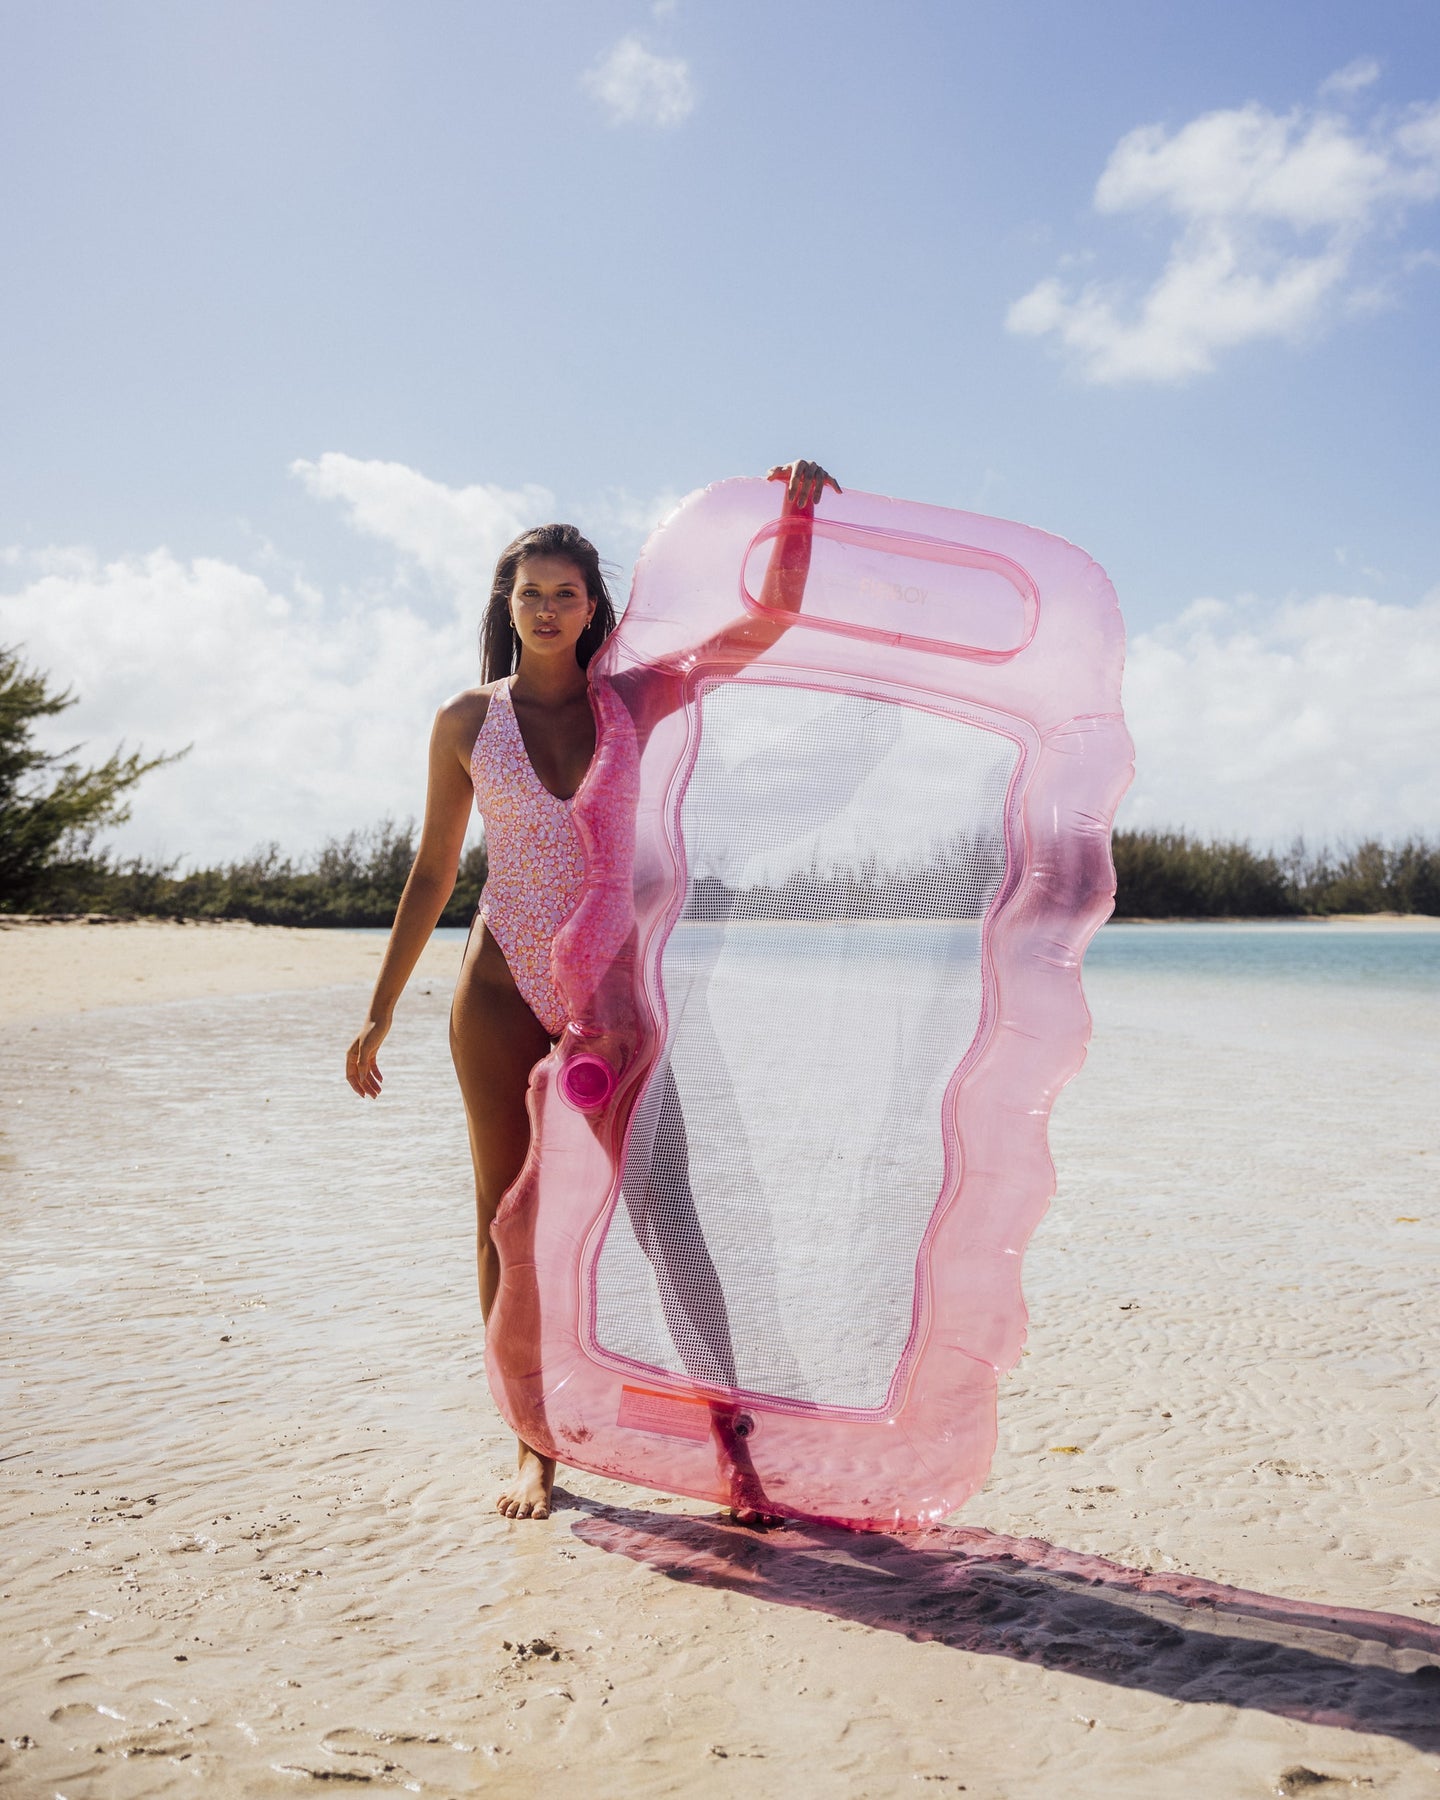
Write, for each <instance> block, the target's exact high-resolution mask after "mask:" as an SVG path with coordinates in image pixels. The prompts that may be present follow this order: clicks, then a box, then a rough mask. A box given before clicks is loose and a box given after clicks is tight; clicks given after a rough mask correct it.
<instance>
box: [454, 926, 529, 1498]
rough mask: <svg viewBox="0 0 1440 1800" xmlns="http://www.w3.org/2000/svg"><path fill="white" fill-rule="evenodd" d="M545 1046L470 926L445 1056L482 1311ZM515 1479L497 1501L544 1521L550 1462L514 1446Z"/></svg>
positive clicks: (491, 1292) (495, 1278)
mask: <svg viewBox="0 0 1440 1800" xmlns="http://www.w3.org/2000/svg"><path fill="white" fill-rule="evenodd" d="M549 1049H550V1039H549V1037H548V1036H547V1035H546V1032H545V1029H544V1027H543V1026H542V1025H541V1024H540V1022H539V1020H538V1019H537V1018H536V1017H535V1015H534V1013H532V1012H531V1010H530V1008H529V1007H528V1006H527V1005H526V1004H525V1002H524V1000H523V999H522V998H521V997H520V990H519V989H518V988H517V987H516V986H515V978H514V976H513V975H512V974H511V973H510V966H509V964H508V963H507V962H506V961H505V957H504V955H503V954H502V952H501V950H500V947H499V945H498V944H497V943H496V942H495V940H494V938H492V937H491V935H490V933H489V932H488V931H487V930H486V929H485V927H484V926H483V925H480V924H478V923H477V924H476V925H475V927H474V928H473V929H472V931H471V933H470V941H469V943H468V944H467V945H466V946H465V961H464V963H463V964H462V965H461V969H460V980H459V981H458V983H457V984H456V987H455V1000H454V1004H453V1005H452V1006H451V1008H450V1054H451V1056H452V1057H453V1058H454V1062H455V1073H456V1075H457V1076H458V1077H459V1081H460V1093H461V1095H462V1097H463V1099H464V1101H465V1116H466V1119H467V1120H468V1122H469V1126H470V1156H471V1160H472V1161H473V1162H474V1165H475V1262H476V1272H477V1274H478V1276H479V1280H480V1311H481V1313H482V1315H483V1316H484V1317H485V1318H487V1319H488V1318H489V1316H490V1307H491V1304H492V1302H493V1301H494V1299H495V1293H496V1290H497V1288H498V1287H499V1284H500V1269H499V1265H498V1263H497V1261H496V1256H495V1246H494V1245H493V1244H492V1243H491V1241H490V1224H491V1221H492V1220H493V1219H494V1217H495V1211H496V1208H497V1207H498V1206H499V1204H500V1202H501V1200H502V1198H503V1197H504V1194H505V1191H506V1189H507V1188H508V1187H509V1186H510V1184H511V1183H512V1182H513V1181H514V1179H515V1177H516V1176H517V1175H518V1174H519V1173H520V1165H521V1164H522V1163H523V1162H524V1160H525V1155H526V1152H527V1151H528V1150H529V1148H530V1119H529V1115H528V1114H527V1112H526V1110H525V1094H526V1090H527V1088H528V1087H529V1083H530V1071H531V1070H532V1069H533V1068H534V1067H535V1065H536V1063H537V1062H539V1061H540V1059H541V1057H543V1056H545V1055H546V1054H547V1053H548V1052H549ZM518 1448H519V1457H518V1461H517V1465H516V1477H515V1480H514V1481H513V1482H512V1483H511V1484H510V1485H509V1487H508V1488H507V1489H506V1490H505V1492H504V1493H502V1494H501V1495H500V1498H499V1500H498V1501H497V1502H496V1504H497V1505H498V1507H499V1509H500V1511H501V1512H502V1513H504V1514H505V1515H506V1517H507V1518H511V1519H532V1518H533V1519H545V1518H548V1517H549V1515H550V1489H551V1485H552V1483H553V1481H554V1479H555V1463H554V1460H553V1459H552V1458H551V1457H548V1456H541V1455H540V1454H539V1452H538V1451H536V1450H532V1449H531V1448H530V1446H529V1445H528V1444H523V1443H522V1444H519V1446H518Z"/></svg>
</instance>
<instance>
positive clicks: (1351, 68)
mask: <svg viewBox="0 0 1440 1800" xmlns="http://www.w3.org/2000/svg"><path fill="white" fill-rule="evenodd" d="M1379 79H1380V64H1379V63H1378V62H1377V61H1376V60H1375V58H1374V57H1373V56H1357V57H1356V58H1355V60H1354V62H1348V63H1346V65H1345V67H1344V68H1343V69H1337V70H1336V71H1335V73H1334V74H1333V75H1327V76H1326V77H1325V79H1324V80H1323V81H1322V82H1321V83H1320V87H1319V92H1320V93H1322V94H1339V95H1340V96H1341V97H1342V98H1345V97H1347V96H1348V95H1350V94H1358V93H1360V92H1361V91H1362V90H1363V89H1365V88H1368V87H1373V86H1374V85H1375V83H1376V82H1377V81H1378V80H1379Z"/></svg>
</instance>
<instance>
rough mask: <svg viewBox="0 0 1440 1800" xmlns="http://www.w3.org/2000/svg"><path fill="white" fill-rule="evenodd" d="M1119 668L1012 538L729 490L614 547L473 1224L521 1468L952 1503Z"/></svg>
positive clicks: (928, 1507)
mask: <svg viewBox="0 0 1440 1800" xmlns="http://www.w3.org/2000/svg"><path fill="white" fill-rule="evenodd" d="M1123 656H1124V633H1123V628H1122V625H1121V620H1120V615H1119V611H1118V608H1117V606H1116V602H1115V596H1114V592H1113V590H1112V588H1111V586H1110V583H1109V582H1108V580H1107V579H1106V577H1105V575H1104V573H1103V571H1102V570H1101V569H1100V568H1099V567H1098V566H1097V565H1096V564H1095V563H1094V562H1093V561H1092V560H1091V559H1090V558H1089V557H1088V556H1087V555H1085V553H1084V552H1083V551H1081V550H1079V549H1077V548H1076V547H1075V546H1074V545H1072V544H1068V543H1066V542H1064V541H1063V540H1061V539H1058V538H1055V537H1051V536H1049V535H1047V534H1045V533H1043V532H1040V531H1035V530H1032V529H1030V528H1028V527H1026V526H1023V525H1017V524H1013V523H1009V522H1007V521H1003V520H998V519H989V518H983V517H980V516H978V515H975V514H970V513H961V512H953V511H949V510H946V509H943V508H939V507H932V506H922V505H918V504H913V503H909V502H903V501H895V500H887V499H882V498H880V497H878V496H875V495H869V494H856V493H847V494H844V495H841V496H834V495H830V494H828V493H827V494H826V496H825V497H824V499H823V501H822V503H821V505H820V507H819V509H818V511H817V512H816V513H815V514H814V515H813V516H812V515H811V514H810V513H795V514H785V515H783V516H782V513H781V490H780V489H779V488H778V487H777V486H776V485H774V484H769V483H766V482H761V481H748V480H747V481H730V482H724V483H721V484H720V485H718V486H716V487H712V488H709V489H706V490H705V491H704V492H703V493H700V494H697V495H694V496H692V497H691V498H690V499H689V500H688V501H686V502H685V504H684V505H683V506H682V507H681V508H680V510H679V511H678V512H677V513H676V514H675V515H674V516H673V517H672V518H671V519H670V520H669V521H667V523H666V524H665V525H664V526H662V528H661V529H660V530H659V531H658V532H657V533H656V534H655V536H654V537H652V539H651V540H650V543H649V544H648V545H647V547H646V549H645V552H644V554H643V556H642V558H641V560H640V563H639V566H638V568H637V571H636V575H635V582H634V587H633V590H632V594H631V599H630V603H629V606H628V608H627V610H626V612H625V614H624V617H623V619H622V621H621V625H620V628H619V630H618V631H617V632H616V633H615V635H614V636H613V637H612V638H611V639H610V641H609V643H608V644H607V645H606V647H605V649H604V650H603V652H602V653H601V655H600V656H599V657H598V658H597V659H596V661H595V663H594V664H593V665H592V669H591V694H592V702H593V705H594V710H595V715H596V722H597V747H596V753H595V758H594V761H593V763H592V765H591V768H590V771H589V773H588V774H587V776H586V779H585V782H584V785H583V786H582V788H581V790H580V792H579V794H578V795H577V797H576V800H575V805H574V808H573V812H572V817H573V818H574V821H575V824H576V828H577V830H578V832H579V834H580V838H581V842H582V845H583V848H584V851H585V858H586V887H585V892H584V894H583V896H582V898H581V901H580V903H579V906H578V908H577V909H576V911H575V913H574V914H573V915H572V916H571V918H570V919H569V920H568V921H567V922H566V924H565V925H564V926H563V927H562V929H561V931H560V933H559V935H558V936H557V938H556V940H555V947H554V953H553V974H554V978H555V982H556V986H557V988H558V989H559V991H560V993H561V995H562V996H563V997H564V1000H565V1003H566V1011H567V1015H568V1019H569V1023H568V1025H567V1027H566V1029H565V1032H564V1034H563V1036H562V1038H561V1040H560V1042H559V1044H558V1045H557V1047H556V1049H555V1051H554V1053H553V1054H552V1055H551V1056H549V1057H548V1058H547V1059H546V1060H545V1061H544V1062H542V1063H541V1064H540V1065H539V1066H538V1067H537V1069H536V1070H535V1073H534V1075H533V1077H532V1080H531V1086H530V1111H531V1123H532V1131H533V1137H532V1146H531V1151H530V1155H529V1158H528V1160H527V1162H526V1165H525V1167H524V1169H523V1170H522V1171H521V1174H520V1176H519V1178H518V1180H517V1181H516V1183H515V1185H514V1186H513V1187H512V1188H511V1189H510V1191H509V1193H508V1194H507V1195H506V1197H505V1199H504V1201H503V1202H502V1205H501V1207H500V1211H499V1213H498V1215H497V1218H496V1221H495V1226H494V1238H495V1243H496V1246H497V1249H498V1252H499V1257H500V1263H501V1282H500V1291H499V1295H498V1297H497V1300H496V1303H495V1305H494V1307H493V1309H492V1312H491V1317H490V1323H489V1328H488V1331H487V1362H488V1367H489V1374H490V1382H491V1386H492V1388H493V1390H494V1392H495V1396H496V1399H497V1401H498V1403H499V1405H500V1408H501V1410H502V1412H503V1413H504V1414H505V1416H506V1418H507V1420H508V1421H509V1423H510V1424H511V1425H512V1426H513V1427H514V1429H515V1431H516V1432H517V1433H518V1434H519V1435H520V1436H521V1437H522V1438H524V1439H525V1441H526V1442H528V1443H530V1444H533V1445H534V1446H535V1447H536V1448H538V1449H541V1450H544V1451H548V1452H550V1453H551V1454H553V1455H555V1456H556V1457H558V1458H559V1459H560V1461H561V1462H563V1463H568V1464H571V1465H575V1466H579V1467H583V1468H587V1469H592V1470H595V1471H597V1472H599V1473H601V1474H605V1475H611V1476H616V1477H619V1478H621V1479H624V1480H627V1481H633V1482H638V1483H641V1484H644V1485H646V1486H650V1487H654V1488H660V1489H664V1490H667V1491H670V1492H674V1493H681V1494H688V1495H693V1496H695V1497H697V1498H700V1499H704V1500H713V1501H716V1502H718V1503H720V1504H721V1505H725V1506H735V1507H741V1508H753V1509H755V1510H759V1511H764V1512H769V1513H773V1514H777V1515H790V1516H795V1517H804V1518H814V1519H829V1520H836V1521H841V1522H844V1523H848V1524H852V1525H857V1526H881V1527H885V1528H887V1529H903V1528H905V1527H918V1526H922V1525H926V1524H929V1523H931V1522H933V1521H935V1520H937V1519H940V1518H943V1517H944V1516H945V1515H946V1514H948V1513H951V1512H953V1511H954V1510H955V1509H956V1508H957V1507H959V1506H960V1505H962V1504H963V1503H964V1502H965V1501H966V1500H967V1499H968V1498H969V1497H970V1496H971V1495H972V1494H973V1493H974V1492H975V1491H976V1489H977V1488H978V1487H979V1486H980V1484H981V1483H982V1482H983V1480H984V1478H985V1475H986V1472H987V1470H988V1468H989V1465H990V1459H991V1456H992V1453H993V1450H994V1444H995V1418H996V1385H997V1379H998V1375H999V1374H1000V1373H1001V1372H1002V1371H1004V1370H1005V1369H1007V1368H1009V1367H1010V1366H1011V1364H1013V1362H1014V1361H1015V1359H1016V1358H1017V1357H1018V1355H1019V1353H1020V1348H1021V1345H1022V1342H1023V1339H1024V1332H1025V1321H1026V1314H1025V1307H1024V1303H1023V1300H1022V1297H1021V1288H1020V1262H1021V1253H1022V1251H1023V1250H1024V1247H1025V1244H1026V1242H1027V1240H1028V1239H1029V1237H1030V1234H1031V1233H1032V1232H1033V1231H1034V1229H1035V1226H1036V1224H1037V1222H1038V1221H1039V1219H1040V1217H1041V1215H1042V1214H1043V1212H1044V1211H1045V1208H1046V1206H1047V1205H1048V1203H1049V1200H1050V1197H1051V1195H1052V1193H1053V1191H1054V1171H1053V1167H1052V1164H1051V1160H1050V1155H1049V1150H1048V1146H1047V1141H1046V1125H1047V1120H1048V1115H1049V1111H1050V1106H1051V1103H1052V1101H1053V1099H1054V1097H1055V1095H1056V1093H1057V1092H1058V1090H1059V1089H1060V1087H1061V1086H1062V1085H1063V1084H1064V1083H1065V1082H1066V1081H1067V1080H1069V1078H1070V1077H1071V1076H1072V1075H1073V1074H1074V1073H1075V1071H1076V1070H1077V1069H1078V1068H1079V1066H1080V1063H1081V1061H1082V1059H1083V1057H1084V1052H1085V1045H1086V1041H1087V1038H1088V1035H1089V1023H1090V1021H1089V1014H1088V1012H1087V1010H1086V1007H1085V1001H1084V997H1083V994H1082V992H1081V982H1080V963H1081V958H1082V956H1083V954H1084V950H1085V946H1086V944H1087V943H1088V942H1089V940H1090V938H1091V937H1092V936H1093V934H1094V932H1095V931H1096V930H1097V928H1098V927H1099V925H1100V924H1101V923H1102V921H1103V920H1104V919H1105V918H1106V917H1107V916H1108V914H1109V912H1110V909H1111V905H1112V903H1113V897H1114V871H1113V867H1112V864H1111V860H1110V827H1111V822H1112V820H1113V817H1114V813H1115V808H1116V806H1117V805H1118V803H1119V800H1120V797H1121V795H1122V794H1123V792H1124V790H1125V787H1126V785H1127V784H1128V782H1129V779H1130V773H1131V746H1130V740H1129V737H1128V735H1127V733H1126V731H1125V726H1124V721H1123V719H1122V716H1121V710H1120V677H1121V669H1122V663H1123Z"/></svg>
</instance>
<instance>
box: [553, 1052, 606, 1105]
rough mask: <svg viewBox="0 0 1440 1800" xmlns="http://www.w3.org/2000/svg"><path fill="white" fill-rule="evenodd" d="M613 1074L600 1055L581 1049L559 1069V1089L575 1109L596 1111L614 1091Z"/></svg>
mask: <svg viewBox="0 0 1440 1800" xmlns="http://www.w3.org/2000/svg"><path fill="white" fill-rule="evenodd" d="M615 1082H616V1075H615V1071H614V1069H612V1068H611V1067H610V1065H609V1063H608V1062H606V1060H605V1058H604V1057H603V1056H596V1055H595V1054H594V1053H593V1052H592V1051H589V1050H582V1051H581V1052H580V1054H579V1055H578V1056H572V1057H571V1058H570V1059H569V1061H568V1062H567V1063H566V1064H565V1066H564V1068H563V1069H561V1071H560V1092H561V1094H562V1095H563V1096H564V1098H565V1099H566V1100H568V1101H569V1102H570V1104H571V1106H573V1107H574V1108H575V1110H576V1111H577V1112H584V1113H590V1112H599V1110H600V1108H601V1107H602V1106H604V1105H605V1103H606V1101H608V1100H609V1098H610V1096H611V1095H612V1094H613V1093H614V1092H615Z"/></svg>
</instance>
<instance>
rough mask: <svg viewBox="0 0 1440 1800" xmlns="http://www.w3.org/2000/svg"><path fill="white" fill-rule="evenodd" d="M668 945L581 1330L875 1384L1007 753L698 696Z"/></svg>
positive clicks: (857, 718)
mask: <svg viewBox="0 0 1440 1800" xmlns="http://www.w3.org/2000/svg"><path fill="white" fill-rule="evenodd" d="M702 719H703V729H702V737H701V750H700V755H699V758H698V761H697V763H696V766H695V770H694V773H693V775H692V777H691V780H690V783H689V786H688V788H687V790H686V795H685V800H684V803H683V807H682V812H681V826H682V831H683V834H684V839H685V847H686V856H687V861H688V864H689V869H690V890H689V895H688V900H687V905H686V915H685V917H684V918H683V919H682V921H681V922H680V923H679V924H678V925H677V926H676V928H675V930H674V931H673V932H672V934H671V937H670V940H669V942H668V944H667V946H666V949H665V953H664V961H663V965H662V968H663V978H664V986H665V997H666V1005H667V1008H668V1010H669V1024H670V1033H669V1044H668V1049H667V1055H666V1057H665V1059H664V1060H663V1061H662V1063H661V1065H660V1067H659V1068H658V1069H657V1071H656V1074H655V1076H654V1078H653V1079H652V1081H651V1083H650V1087H649V1090H648V1092H647V1094H646V1095H645V1097H644V1099H643V1100H642V1102H641V1104H640V1107H639V1108H638V1110H637V1116H636V1120H635V1123H634V1127H633V1130H632V1134H631V1144H630V1151H629V1156H628V1160H627V1164H626V1169H625V1176H624V1194H625V1204H624V1205H622V1206H620V1207H618V1208H617V1209H616V1213H615V1217H614V1220H613V1221H612V1224H611V1226H610V1229H609V1232H608V1234H607V1237H606V1241H605V1244H604V1246H603V1249H602V1251H601V1255H600V1259H599V1264H598V1268H597V1273H596V1300H597V1310H596V1324H595V1336H596V1341H597V1343H598V1345H599V1346H600V1347H601V1348H603V1349H606V1350H610V1351H613V1352H616V1353H618V1354H620V1355H623V1356H627V1357H631V1358H633V1359H635V1360H636V1361H639V1362H642V1363H647V1364H650V1365H652V1366H654V1367H656V1368H661V1369H666V1370H669V1371H672V1372H674V1373H677V1374H678V1373H688V1374H689V1375H690V1376H691V1377H692V1378H693V1379H696V1380H702V1381H707V1382H711V1383H717V1384H719V1385H722V1386H735V1385H738V1386H740V1387H742V1388H745V1389H748V1390H750V1391H752V1392H759V1393H766V1394H773V1395H776V1396H778V1397H784V1398H788V1399H792V1400H798V1401H810V1402H814V1403H820V1404H826V1405H832V1406H850V1407H876V1406H879V1405H881V1404H883V1402H884V1399H885V1395H886V1391H887V1389H888V1387H889V1385H890V1381H891V1378H892V1376H893V1374H894V1371H895V1368H896V1365H897V1362H898V1361H899V1358H900V1356H901V1354H902V1352H903V1350H904V1347H905V1343H906V1340H907V1338H908V1337H909V1335H910V1329H911V1321H912V1311H913V1304H914V1294H915V1278H916V1258H917V1254H918V1251H919V1247H920V1242H921V1238H922V1236H923V1234H924V1231H925V1228H926V1225H927V1224H928V1222H929V1219H930V1215H931V1212H932V1211H933V1208H934V1205H935V1201H936V1198H937V1196H938V1194H939V1190H940V1186H941V1180H942V1175H943V1165H944V1151H943V1144H942V1138H941V1130H940V1108H941V1100H942V1098H943V1095H944V1092H945V1088H946V1086H947V1084H948V1082H949V1079H950V1076H951V1074H952V1073H953V1071H954V1069H955V1067H956V1065H957V1064H958V1063H959V1062H960V1061H961V1060H962V1059H963V1058H964V1056H965V1053H966V1051H967V1050H968V1048H969V1046H970V1044H971V1042H972V1040H973V1038H974V1035H975V1032H976V1030H977V1027H978V1025H979V1020H980V1008H981V992H982V989H981V969H980V928H979V926H980V920H981V919H982V918H983V916H984V913H985V911H986V909H987V908H988V906H989V905H990V903H991V901H992V900H993V899H994V897H995V893H996V890H997V888H998V887H999V884H1000V881H1001V879H1002V877H1003V874H1004V848H1003V846H1004V830H1003V808H1004V801H1005V795H1006V792H1007V789H1008V786H1009V783H1010V779H1011V776H1012V774H1013V771H1014V768H1015V763H1016V758H1017V756H1018V751H1017V748H1016V746H1015V744H1014V743H1013V742H1012V741H1011V740H1010V739H1009V738H1007V737H1005V736H1002V735H1001V734H999V733H997V732H992V731H987V730H984V729H982V728H980V727H978V726H974V725H969V724H963V723H960V722H958V721H955V720H952V719H947V718H943V717H939V716H936V715H932V714H930V713H925V712H920V711H916V710H912V709H910V708H906V707H900V706H894V705H889V704H885V703H880V702H873V701H867V700H861V699H857V698H855V697H853V696H849V695H844V696H837V695H834V694H817V693H814V692H811V691H809V690H802V689H795V688H784V687H774V686H760V685H747V684H745V683H743V682H730V683H726V684H724V685H719V686H716V687H714V688H712V689H711V690H710V691H709V692H708V694H707V695H706V697H705V699H704V702H703V714H702Z"/></svg>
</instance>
